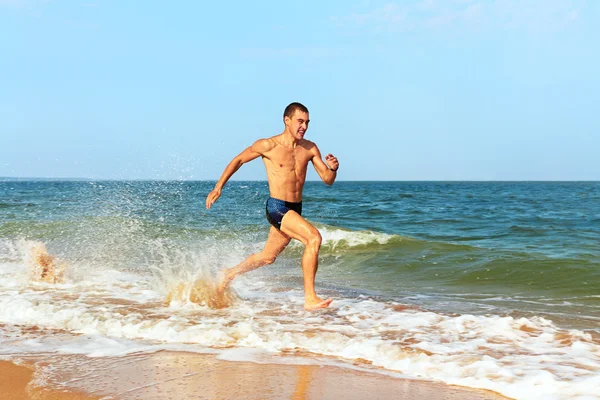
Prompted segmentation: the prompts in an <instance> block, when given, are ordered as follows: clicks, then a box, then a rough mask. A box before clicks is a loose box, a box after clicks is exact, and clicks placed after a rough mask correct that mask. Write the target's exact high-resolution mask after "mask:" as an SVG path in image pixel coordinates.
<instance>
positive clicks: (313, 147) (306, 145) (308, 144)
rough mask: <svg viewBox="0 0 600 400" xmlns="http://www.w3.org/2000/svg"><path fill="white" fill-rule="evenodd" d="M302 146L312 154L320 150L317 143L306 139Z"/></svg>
mask: <svg viewBox="0 0 600 400" xmlns="http://www.w3.org/2000/svg"><path fill="white" fill-rule="evenodd" d="M300 146H302V148H304V149H305V150H306V151H309V152H311V153H312V152H315V151H318V150H319V148H318V147H317V145H316V143H315V142H311V141H310V140H306V139H302V141H301V142H300Z"/></svg>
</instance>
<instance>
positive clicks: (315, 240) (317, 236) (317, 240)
mask: <svg viewBox="0 0 600 400" xmlns="http://www.w3.org/2000/svg"><path fill="white" fill-rule="evenodd" d="M322 242H323V237H322V236H321V233H320V232H319V231H318V230H317V229H316V228H314V229H311V232H310V236H309V237H308V243H307V246H310V247H313V248H317V249H318V248H319V247H321V243H322Z"/></svg>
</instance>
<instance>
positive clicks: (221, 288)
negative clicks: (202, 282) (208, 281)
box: [217, 278, 229, 295]
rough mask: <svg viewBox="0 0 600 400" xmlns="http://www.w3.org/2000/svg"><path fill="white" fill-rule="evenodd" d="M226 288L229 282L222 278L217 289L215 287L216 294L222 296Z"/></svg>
mask: <svg viewBox="0 0 600 400" xmlns="http://www.w3.org/2000/svg"><path fill="white" fill-rule="evenodd" d="M228 286H229V280H228V279H227V278H223V280H222V281H221V283H220V284H219V287H217V293H218V294H219V295H223V293H225V291H226V290H227V287H228Z"/></svg>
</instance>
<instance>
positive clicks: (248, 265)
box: [218, 226, 290, 293]
mask: <svg viewBox="0 0 600 400" xmlns="http://www.w3.org/2000/svg"><path fill="white" fill-rule="evenodd" d="M289 242H290V237H289V236H288V235H286V234H285V233H283V232H281V231H280V230H278V229H276V228H275V227H273V226H272V227H271V231H270V232H269V238H268V239H267V243H266V244H265V247H264V249H263V251H261V252H260V253H255V254H251V255H250V256H248V258H246V259H245V260H244V261H242V262H241V263H240V264H238V265H236V266H235V267H233V268H230V269H227V270H225V276H224V277H223V281H222V282H221V284H220V285H219V288H218V292H219V293H223V292H224V291H225V289H226V288H227V286H228V285H229V283H230V282H231V281H232V280H233V279H234V278H235V277H236V276H238V275H240V274H243V273H246V272H249V271H252V270H254V269H256V268H259V267H262V266H263V265H267V264H273V262H274V261H275V259H276V258H277V256H278V255H279V253H281V252H282V251H283V249H285V247H286V246H287V245H288V243H289Z"/></svg>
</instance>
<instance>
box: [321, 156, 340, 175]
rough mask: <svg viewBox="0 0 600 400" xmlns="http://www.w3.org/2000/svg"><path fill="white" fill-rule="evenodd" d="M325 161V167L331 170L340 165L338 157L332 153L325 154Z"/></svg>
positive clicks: (335, 169)
mask: <svg viewBox="0 0 600 400" xmlns="http://www.w3.org/2000/svg"><path fill="white" fill-rule="evenodd" d="M325 163H326V164H327V167H328V168H329V169H330V170H333V171H337V169H338V168H339V167H340V163H339V162H338V159H337V158H336V157H335V156H334V155H333V154H327V155H326V156H325Z"/></svg>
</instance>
